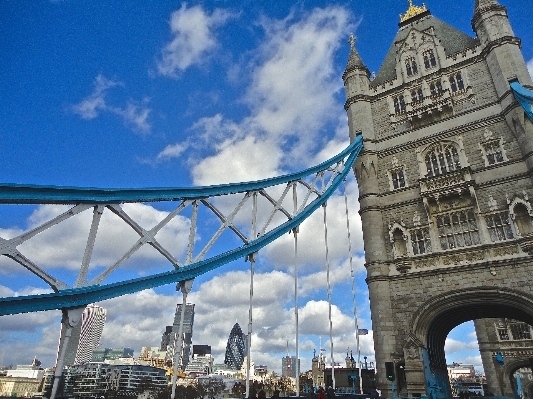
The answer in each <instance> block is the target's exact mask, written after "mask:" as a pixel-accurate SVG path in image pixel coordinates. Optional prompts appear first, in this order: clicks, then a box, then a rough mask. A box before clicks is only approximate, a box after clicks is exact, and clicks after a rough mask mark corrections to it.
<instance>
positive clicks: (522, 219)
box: [513, 202, 533, 237]
mask: <svg viewBox="0 0 533 399" xmlns="http://www.w3.org/2000/svg"><path fill="white" fill-rule="evenodd" d="M513 214H514V222H515V224H516V228H517V230H518V233H520V235H521V236H522V237H525V236H527V235H528V234H531V233H533V224H531V216H530V215H529V211H528V209H527V207H526V206H525V205H524V204H523V203H521V202H518V203H517V204H516V205H515V206H514V208H513Z"/></svg>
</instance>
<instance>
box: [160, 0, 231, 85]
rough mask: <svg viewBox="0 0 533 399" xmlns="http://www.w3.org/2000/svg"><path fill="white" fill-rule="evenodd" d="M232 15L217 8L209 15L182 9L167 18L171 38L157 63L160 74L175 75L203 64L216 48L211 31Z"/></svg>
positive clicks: (185, 8) (201, 9)
mask: <svg viewBox="0 0 533 399" xmlns="http://www.w3.org/2000/svg"><path fill="white" fill-rule="evenodd" d="M230 16H231V14H229V13H228V12H227V11H224V10H221V9H216V10H215V11H213V13H212V14H211V15H209V14H208V13H207V12H206V11H205V10H204V9H203V8H202V7H201V6H199V5H197V6H193V7H190V8H187V4H186V3H183V4H182V5H181V8H180V9H179V10H177V11H174V12H173V13H172V16H171V17H170V30H171V32H172V34H173V36H174V37H173V39H172V41H171V42H170V43H168V44H167V45H166V46H165V48H164V49H163V50H162V53H163V54H162V59H161V60H160V61H159V63H158V69H159V73H160V74H161V75H165V76H176V74H177V72H178V71H184V70H186V69H187V68H189V67H190V66H192V65H195V64H199V63H202V62H205V61H206V59H207V58H208V55H209V54H208V52H209V51H210V50H212V49H214V48H215V47H216V44H217V43H216V40H215V36H214V30H215V29H216V28H217V27H219V26H221V25H223V24H224V23H225V22H226V20H227V19H228V18H229V17H230Z"/></svg>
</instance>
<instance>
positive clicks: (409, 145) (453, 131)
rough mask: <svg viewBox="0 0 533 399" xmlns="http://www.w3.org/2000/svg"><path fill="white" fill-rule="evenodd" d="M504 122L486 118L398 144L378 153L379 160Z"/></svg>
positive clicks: (499, 118) (388, 138)
mask: <svg viewBox="0 0 533 399" xmlns="http://www.w3.org/2000/svg"><path fill="white" fill-rule="evenodd" d="M492 105H494V103H493V104H489V105H487V106H485V107H483V108H489V107H490V106H492ZM480 109H481V108H477V109H476V110H475V111H473V112H479V110H480ZM503 121H504V119H503V117H502V116H501V115H493V116H489V117H487V118H484V119H482V120H478V121H475V122H470V123H467V124H464V125H462V126H460V127H453V128H450V129H447V130H444V131H439V132H437V133H434V134H431V135H428V136H424V137H423V138H420V139H416V140H409V141H407V142H405V143H402V144H398V145H396V146H393V147H389V148H387V149H385V150H382V151H378V158H384V157H386V156H390V155H394V154H397V153H399V152H403V151H405V150H406V149H415V148H416V147H419V146H421V145H426V144H430V143H432V142H434V141H435V139H436V138H449V137H453V136H458V135H461V134H464V133H467V132H469V131H472V130H473V129H478V128H483V127H489V126H491V125H494V124H495V123H497V122H503ZM427 126H429V125H427ZM410 133H412V130H411V131H406V132H402V133H397V134H394V135H391V136H388V137H387V138H386V139H381V140H379V141H378V140H376V143H380V142H386V141H388V140H390V139H392V138H396V137H399V136H402V135H405V134H410Z"/></svg>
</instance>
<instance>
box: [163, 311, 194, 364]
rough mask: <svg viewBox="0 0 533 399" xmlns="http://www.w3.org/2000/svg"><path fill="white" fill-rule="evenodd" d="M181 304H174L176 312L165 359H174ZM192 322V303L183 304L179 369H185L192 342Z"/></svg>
mask: <svg viewBox="0 0 533 399" xmlns="http://www.w3.org/2000/svg"><path fill="white" fill-rule="evenodd" d="M182 308H183V304H178V305H177V306H176V314H175V315H174V323H173V325H172V334H171V336H170V342H169V343H168V345H167V360H171V361H174V358H175V353H176V351H175V345H176V344H177V343H178V333H179V328H180V321H181V312H182ZM193 324H194V303H188V304H186V305H185V314H184V318H183V346H182V348H181V365H180V366H181V369H182V370H185V368H186V367H187V364H188V363H189V358H190V353H191V344H192V327H193Z"/></svg>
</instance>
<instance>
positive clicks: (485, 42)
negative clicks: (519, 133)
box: [472, 0, 531, 96]
mask: <svg viewBox="0 0 533 399" xmlns="http://www.w3.org/2000/svg"><path fill="white" fill-rule="evenodd" d="M472 28H473V29H474V31H475V32H476V34H477V36H478V38H479V41H480V43H481V46H482V51H483V52H485V53H486V54H487V55H486V58H487V60H488V61H489V62H488V66H489V70H490V73H491V75H492V78H493V81H494V84H495V86H496V90H497V92H498V95H499V96H503V95H504V94H505V93H506V92H508V91H509V82H510V81H512V80H518V81H519V82H520V83H521V84H522V85H531V77H530V76H529V73H528V71H527V67H526V63H525V61H524V57H523V56H522V53H521V51H520V45H521V42H520V39H519V38H517V37H515V35H514V33H513V29H512V28H511V24H510V22H509V18H508V16H507V9H506V8H505V7H504V6H502V5H501V4H500V3H498V1H497V0H475V5H474V17H473V18H472Z"/></svg>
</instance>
